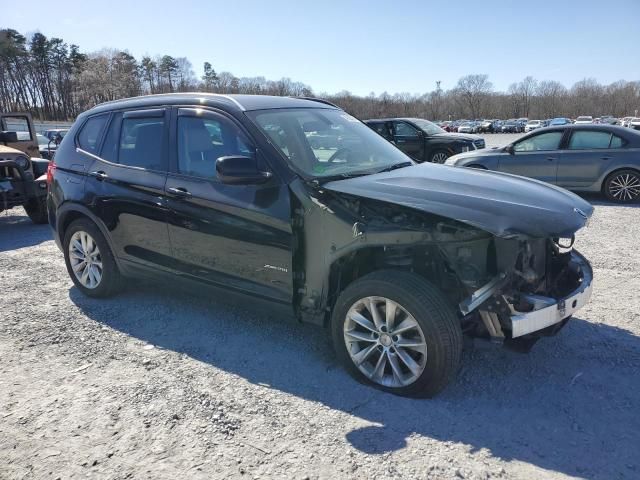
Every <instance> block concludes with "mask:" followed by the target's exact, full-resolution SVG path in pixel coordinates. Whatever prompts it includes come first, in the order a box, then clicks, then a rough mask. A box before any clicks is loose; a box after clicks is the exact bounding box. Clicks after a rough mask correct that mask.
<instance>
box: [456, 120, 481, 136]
mask: <svg viewBox="0 0 640 480" xmlns="http://www.w3.org/2000/svg"><path fill="white" fill-rule="evenodd" d="M478 129H479V125H478V124H477V123H475V122H467V123H463V124H462V125H460V126H459V127H458V133H478Z"/></svg>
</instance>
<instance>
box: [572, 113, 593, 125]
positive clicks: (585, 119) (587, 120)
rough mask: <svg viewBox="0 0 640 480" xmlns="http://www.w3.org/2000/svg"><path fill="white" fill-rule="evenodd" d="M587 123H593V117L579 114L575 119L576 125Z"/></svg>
mask: <svg viewBox="0 0 640 480" xmlns="http://www.w3.org/2000/svg"><path fill="white" fill-rule="evenodd" d="M589 123H593V117H591V116H587V115H583V116H580V117H578V118H576V121H575V124H576V125H586V124H589Z"/></svg>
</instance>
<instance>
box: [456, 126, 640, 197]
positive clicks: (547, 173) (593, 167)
mask: <svg viewBox="0 0 640 480" xmlns="http://www.w3.org/2000/svg"><path fill="white" fill-rule="evenodd" d="M446 164H447V165H455V166H460V167H476V168H486V169H489V170H497V171H500V172H507V173H513V174H516V175H523V176H526V177H531V178H535V179H538V180H542V181H545V182H549V183H552V184H554V185H558V186H560V187H564V188H567V189H569V190H574V191H581V192H602V193H604V195H605V196H606V197H607V198H608V199H609V200H612V201H615V202H620V203H628V202H634V201H637V200H638V199H639V198H640V133H638V132H635V131H633V130H630V129H625V128H622V127H618V126H613V125H565V126H562V127H548V128H545V129H544V130H539V131H535V132H532V133H530V134H529V135H526V136H524V137H522V138H520V139H518V140H516V141H515V142H513V143H511V144H509V145H507V146H506V147H503V148H495V149H491V150H486V151H479V152H469V153H468V154H461V155H456V156H454V157H451V158H449V159H448V160H447V162H446Z"/></svg>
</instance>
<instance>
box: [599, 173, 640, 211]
mask: <svg viewBox="0 0 640 480" xmlns="http://www.w3.org/2000/svg"><path fill="white" fill-rule="evenodd" d="M603 191H604V194H605V196H606V197H607V198H608V199H609V200H611V201H613V202H618V203H630V202H634V201H636V200H638V199H639V198H640V172H637V171H636V170H631V169H625V170H620V171H617V172H613V173H612V174H611V175H609V176H608V177H607V179H606V180H605V182H604V186H603Z"/></svg>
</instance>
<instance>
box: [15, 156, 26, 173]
mask: <svg viewBox="0 0 640 480" xmlns="http://www.w3.org/2000/svg"><path fill="white" fill-rule="evenodd" d="M16 165H18V167H20V168H21V169H22V170H27V169H28V168H29V159H28V158H27V157H22V156H20V157H18V158H16Z"/></svg>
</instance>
